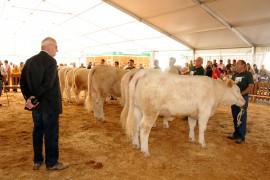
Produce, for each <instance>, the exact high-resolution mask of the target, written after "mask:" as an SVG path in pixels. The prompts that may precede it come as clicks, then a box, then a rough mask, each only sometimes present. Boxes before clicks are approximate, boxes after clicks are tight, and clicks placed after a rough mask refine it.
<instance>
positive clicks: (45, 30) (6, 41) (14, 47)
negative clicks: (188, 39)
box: [0, 0, 188, 61]
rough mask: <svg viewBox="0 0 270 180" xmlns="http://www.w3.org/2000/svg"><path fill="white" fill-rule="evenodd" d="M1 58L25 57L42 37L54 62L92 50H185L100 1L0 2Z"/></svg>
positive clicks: (5, 0) (37, 45)
mask: <svg viewBox="0 0 270 180" xmlns="http://www.w3.org/2000/svg"><path fill="white" fill-rule="evenodd" d="M0 2H1V4H0V5H1V9H0V25H1V28H0V39H1V41H0V59H2V58H3V57H6V59H13V58H14V60H16V59H18V60H19V61H22V60H25V59H27V58H28V57H29V56H31V55H33V54H34V53H36V52H38V51H39V50H40V42H41V40H42V39H43V38H45V37H47V36H51V37H54V38H55V39H56V40H57V41H58V46H59V52H58V54H57V59H64V60H67V59H70V60H74V61H75V60H78V59H80V58H81V57H84V55H85V54H87V53H91V52H95V53H97V52H112V51H121V52H132V53H136V52H142V51H160V50H163V51H170V50H187V49H188V48H187V47H185V46H183V45H182V44H180V43H178V42H177V41H175V40H173V39H171V38H169V37H167V36H166V35H164V34H162V33H160V32H158V31H156V30H154V29H153V28H151V27H149V26H147V25H145V24H143V23H141V22H139V21H137V20H136V19H134V18H132V17H131V16H129V15H127V14H125V13H123V12H121V11H119V10H117V9H115V8H114V7H112V6H110V5H108V4H107V3H104V2H103V1H100V0H91V1H89V0H76V1H66V0H23V1H22V0H0Z"/></svg>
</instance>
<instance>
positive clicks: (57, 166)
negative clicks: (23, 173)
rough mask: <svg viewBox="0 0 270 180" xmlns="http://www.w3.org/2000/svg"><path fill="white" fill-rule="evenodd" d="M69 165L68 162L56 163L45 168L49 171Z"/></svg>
mask: <svg viewBox="0 0 270 180" xmlns="http://www.w3.org/2000/svg"><path fill="white" fill-rule="evenodd" d="M68 167H69V164H68V163H59V162H58V163H56V165H54V166H53V167H47V168H46V170H47V171H51V170H63V169H66V168H68Z"/></svg>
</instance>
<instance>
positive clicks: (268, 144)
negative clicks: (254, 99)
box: [0, 92, 270, 180]
mask: <svg viewBox="0 0 270 180" xmlns="http://www.w3.org/2000/svg"><path fill="white" fill-rule="evenodd" d="M8 95H9V99H10V106H8V105H7V101H6V96H5V94H4V95H3V96H2V97H0V103H2V104H3V106H1V107H0V114H1V115H0V179H143V180H145V179H155V180H156V179H239V180H240V179H241V180H242V179H265V180H266V179H267V180H268V179H270V138H269V137H270V114H269V113H270V105H269V104H262V103H256V104H254V103H250V105H249V109H248V110H249V111H248V133H247V139H246V142H245V143H244V144H241V145H237V144H235V143H234V142H233V141H231V140H228V139H227V138H226V136H227V135H230V133H231V132H232V131H233V124H232V119H231V113H230V107H228V106H220V107H219V108H218V110H217V112H216V114H215V115H214V116H213V117H212V118H210V120H209V123H208V126H207V130H206V133H205V138H206V143H207V148H205V149H203V148H201V147H200V146H199V144H198V143H191V142H189V140H188V124H187V121H184V120H182V119H176V120H174V121H173V122H170V128H169V129H164V128H163V127H162V119H161V118H159V119H158V120H157V127H156V128H153V129H152V131H151V133H150V138H149V150H150V153H151V157H150V158H145V157H144V156H143V155H142V154H141V153H140V152H139V151H138V150H135V149H133V148H132V146H131V142H130V141H129V140H128V139H127V137H126V135H125V134H124V132H123V130H122V128H121V126H120V123H119V116H120V113H121V107H119V105H118V102H117V101H113V102H112V104H108V103H107V104H106V105H105V114H106V118H107V121H106V122H100V121H97V120H95V119H94V118H93V114H89V113H87V111H86V110H85V109H84V107H83V105H79V106H78V105H76V104H75V103H67V102H65V101H64V102H63V111H64V112H63V114H62V115H61V116H60V139H59V141H60V142H59V148H60V161H63V162H69V163H70V167H69V168H68V169H66V170H63V171H54V172H48V171H46V168H45V165H42V167H41V168H40V169H39V170H38V171H33V170H32V165H33V162H32V159H33V150H32V139H31V133H32V127H33V123H32V118H31V114H30V113H29V112H28V111H25V110H23V106H24V101H23V98H22V95H21V93H20V92H18V93H14V92H9V93H8ZM73 100H74V98H73ZM196 130H198V129H197V128H196ZM197 133H198V131H196V135H197Z"/></svg>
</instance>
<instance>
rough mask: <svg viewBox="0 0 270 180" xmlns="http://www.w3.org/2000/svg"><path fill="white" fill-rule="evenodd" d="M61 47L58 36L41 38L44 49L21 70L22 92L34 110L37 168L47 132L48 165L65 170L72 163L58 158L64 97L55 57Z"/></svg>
mask: <svg viewBox="0 0 270 180" xmlns="http://www.w3.org/2000/svg"><path fill="white" fill-rule="evenodd" d="M57 51H58V50H57V42H56V41H55V39H53V38H51V37H47V38H45V39H44V40H43V41H42V42H41V51H40V53H39V54H37V55H35V56H33V57H31V58H30V59H28V60H27V61H26V63H25V66H24V68H23V71H22V74H21V81H20V85H21V90H22V94H23V97H24V99H25V100H26V101H27V102H26V108H28V109H30V110H32V117H33V121H34V128H33V148H34V166H33V170H38V169H39V168H40V166H41V165H42V163H43V161H44V156H43V154H42V146H43V136H44V140H45V164H46V169H47V170H61V169H65V168H67V167H68V166H69V164H67V163H60V162H59V161H58V157H59V150H58V136H59V114H61V113H62V100H61V93H60V86H59V78H58V72H57V63H56V60H55V59H54V58H53V57H54V56H55V55H56V52H57Z"/></svg>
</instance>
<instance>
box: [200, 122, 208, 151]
mask: <svg viewBox="0 0 270 180" xmlns="http://www.w3.org/2000/svg"><path fill="white" fill-rule="evenodd" d="M207 121H208V118H199V143H200V144H201V145H202V147H203V148H205V147H206V144H205V141H204V132H205V130H206V124H207Z"/></svg>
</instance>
